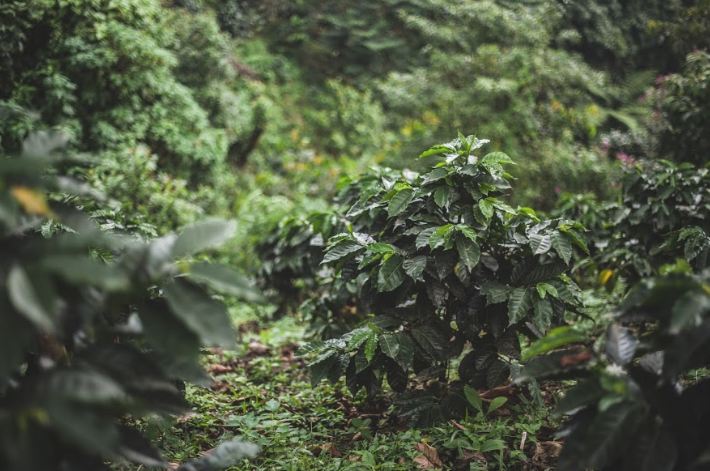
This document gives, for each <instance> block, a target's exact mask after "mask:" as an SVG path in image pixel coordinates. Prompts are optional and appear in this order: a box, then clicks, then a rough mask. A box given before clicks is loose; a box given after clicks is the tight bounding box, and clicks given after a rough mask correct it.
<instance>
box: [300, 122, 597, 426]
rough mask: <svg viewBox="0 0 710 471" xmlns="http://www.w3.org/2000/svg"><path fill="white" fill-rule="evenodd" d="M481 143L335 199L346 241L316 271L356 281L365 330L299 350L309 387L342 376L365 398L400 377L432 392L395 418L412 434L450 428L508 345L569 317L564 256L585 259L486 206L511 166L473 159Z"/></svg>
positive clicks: (453, 146) (350, 188)
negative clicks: (454, 362)
mask: <svg viewBox="0 0 710 471" xmlns="http://www.w3.org/2000/svg"><path fill="white" fill-rule="evenodd" d="M486 143H487V141H486V140H480V139H477V138H475V137H473V136H468V137H464V136H460V137H459V138H457V139H456V140H454V141H452V142H450V143H448V144H444V145H440V146H435V147H433V148H431V149H430V150H428V151H426V152H424V153H423V154H422V157H429V156H441V157H442V159H443V161H442V162H441V163H440V164H439V165H437V166H435V167H434V169H433V170H431V171H429V172H424V173H422V174H416V173H413V172H404V173H399V172H394V171H389V170H382V171H379V172H373V173H371V174H367V175H365V176H363V177H361V178H360V179H357V180H353V181H352V182H349V183H348V184H347V185H346V186H345V187H344V188H343V189H342V190H341V192H340V196H339V201H340V202H341V203H342V204H344V205H345V207H346V208H348V209H347V212H346V213H345V215H344V217H345V218H346V220H347V222H348V228H349V232H346V233H342V234H338V235H335V236H333V237H331V238H330V241H329V243H328V247H327V249H326V252H325V256H324V258H323V261H322V262H321V263H323V264H331V265H333V266H334V267H335V273H334V276H335V277H336V279H338V278H339V279H340V281H341V282H347V281H348V280H357V284H358V288H359V289H358V290H357V296H358V298H359V301H360V303H361V304H362V305H363V309H364V312H367V313H373V314H374V317H373V318H372V319H369V320H367V322H366V324H365V325H364V326H362V327H360V328H358V329H356V330H353V331H352V332H349V333H348V334H345V335H344V336H342V337H340V338H338V339H334V340H329V341H326V342H320V341H319V342H315V343H310V344H308V345H306V346H305V347H303V349H302V354H312V355H314V357H313V358H312V359H311V360H310V364H311V366H312V368H313V381H314V382H318V381H320V380H321V379H323V378H328V379H329V380H331V381H335V380H337V379H338V378H339V377H340V376H342V375H345V377H346V380H347V383H348V386H349V388H350V390H351V391H352V392H353V393H356V392H357V391H358V390H359V389H361V388H363V387H364V388H366V390H367V391H368V394H375V393H376V392H377V391H378V390H379V387H380V386H379V385H380V383H381V381H382V379H383V376H384V375H385V374H386V376H387V381H388V383H389V385H390V386H391V387H392V388H393V389H394V390H395V391H398V392H405V391H406V390H407V384H408V381H409V379H408V378H409V370H410V368H411V369H413V370H414V372H415V373H416V374H418V375H422V374H423V375H425V376H430V377H431V378H430V379H435V380H437V381H438V383H434V384H433V385H431V387H429V388H427V389H425V390H415V391H410V392H409V393H407V394H405V395H404V398H403V399H402V408H403V410H404V415H407V416H411V417H412V420H413V422H414V423H419V424H421V425H424V424H430V423H432V422H438V421H440V420H442V419H446V418H449V417H457V416H462V415H463V414H464V413H465V410H466V408H467V406H466V404H467V401H466V399H465V395H464V389H463V387H464V385H468V386H469V387H473V388H482V387H487V388H489V389H490V388H494V387H496V386H499V385H501V384H503V383H504V382H505V381H506V379H507V378H508V375H509V368H510V367H509V362H510V360H517V359H519V358H520V343H519V339H518V333H523V334H525V335H527V336H528V337H532V338H535V337H537V336H539V335H542V334H541V333H544V332H546V331H547V330H549V328H550V327H551V326H552V325H556V324H559V323H561V322H562V321H563V319H564V315H565V312H566V311H574V308H575V307H576V306H577V305H578V304H579V300H578V294H577V293H576V290H577V288H576V285H575V284H574V283H573V282H571V280H569V278H567V277H566V276H565V275H564V273H565V272H566V271H567V270H568V266H569V264H570V262H571V260H572V258H573V255H574V247H577V248H578V249H581V250H583V251H586V250H587V247H586V242H585V240H584V236H583V235H582V232H581V231H583V230H584V228H583V227H582V226H581V225H580V224H578V223H575V222H574V221H569V220H562V219H556V220H544V219H540V218H539V217H538V216H537V215H536V214H535V212H534V211H533V210H532V209H530V208H519V209H514V208H512V207H510V206H508V205H507V204H505V203H503V202H502V201H501V200H499V199H498V197H499V196H501V195H504V194H505V193H506V192H507V191H508V190H509V189H510V188H511V186H510V183H509V181H508V180H509V179H511V178H512V177H511V176H510V174H508V173H507V172H506V171H505V170H504V168H503V165H504V164H511V163H512V161H511V160H510V158H509V157H508V156H507V155H505V154H503V153H500V152H493V153H489V154H486V155H484V156H482V157H480V158H479V157H478V156H477V155H476V154H479V153H480V148H481V147H483V146H484V145H485V144H486ZM465 343H470V344H471V346H472V348H473V350H472V351H470V352H468V353H467V354H466V355H465V356H464V358H463V359H462V360H461V364H460V366H459V369H458V372H459V377H460V379H461V381H458V382H455V383H453V384H452V385H450V388H449V385H447V379H446V378H447V377H448V373H447V368H446V366H447V365H448V363H449V361H450V360H451V359H452V358H457V357H459V356H460V355H461V353H462V351H463V348H464V344H465ZM425 370H426V371H425ZM437 385H438V388H437V387H436V386H437Z"/></svg>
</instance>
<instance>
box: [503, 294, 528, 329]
mask: <svg viewBox="0 0 710 471" xmlns="http://www.w3.org/2000/svg"><path fill="white" fill-rule="evenodd" d="M531 307H532V300H531V295H530V288H515V289H514V290H513V292H512V293H510V298H509V299H508V319H509V323H508V325H513V324H516V323H518V322H520V321H521V320H522V319H524V318H525V316H526V315H527V314H528V312H529V311H530V308H531Z"/></svg>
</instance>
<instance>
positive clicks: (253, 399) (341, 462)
mask: <svg viewBox="0 0 710 471" xmlns="http://www.w3.org/2000/svg"><path fill="white" fill-rule="evenodd" d="M262 316H263V314H262ZM234 318H235V324H237V325H239V326H240V330H241V331H242V335H241V340H240V349H239V350H238V351H223V350H209V351H205V355H204V357H205V366H206V367H207V370H208V371H209V372H210V374H211V375H212V377H213V378H214V382H213V384H212V385H211V386H210V387H209V388H201V387H197V386H192V385H188V386H187V389H186V397H187V399H188V400H189V401H190V403H191V404H192V405H193V410H192V412H191V413H189V414H186V415H184V416H182V417H178V418H176V419H174V420H173V421H172V422H165V421H156V420H145V421H142V422H141V424H140V425H141V428H142V429H143V431H144V433H146V434H147V435H148V437H149V438H151V439H153V440H154V441H155V442H156V443H157V444H158V447H159V448H160V450H161V452H162V453H163V454H164V455H165V457H166V458H167V459H168V460H169V461H170V462H173V463H181V462H183V461H185V460H187V459H189V458H194V457H197V456H199V455H200V454H201V453H203V452H204V451H205V450H208V449H210V448H212V447H214V446H216V445H218V444H219V443H221V442H223V441H225V440H229V439H232V438H235V437H238V438H239V439H240V440H244V441H248V442H251V443H255V444H257V445H259V447H260V449H261V451H260V453H259V455H258V457H257V458H256V459H255V460H253V461H249V462H247V461H245V462H244V463H243V464H242V465H240V466H236V467H233V468H230V469H231V470H264V471H266V470H284V471H295V470H311V469H312V470H327V471H346V470H347V471H355V470H402V471H404V470H413V469H447V470H448V469H451V470H466V471H468V470H487V469H500V470H504V469H506V470H533V469H535V470H537V469H539V470H544V469H551V468H550V466H551V463H552V462H553V461H554V458H555V456H556V454H557V452H558V451H559V444H558V443H557V442H553V441H552V439H551V435H552V433H553V430H554V428H555V427H556V425H555V424H553V423H551V422H550V418H549V414H548V412H547V410H546V409H544V408H542V409H540V408H537V407H533V406H532V404H530V402H529V401H528V400H527V399H525V398H524V397H522V396H521V397H518V398H511V400H510V401H508V402H506V403H504V404H502V406H501V407H499V408H498V409H497V410H495V411H493V412H492V413H488V414H484V413H478V414H477V415H476V416H471V417H467V418H466V419H465V420H461V421H460V422H449V423H443V424H440V425H439V426H437V427H433V428H430V429H426V430H416V429H410V428H409V427H407V425H406V422H405V421H404V420H403V419H400V418H398V417H397V415H396V412H395V411H394V410H393V409H391V408H388V406H387V404H391V398H387V397H382V398H379V400H376V401H375V402H367V400H366V398H365V397H364V395H363V396H360V395H358V396H356V397H352V395H351V394H350V393H349V392H348V391H347V389H346V388H345V386H344V384H342V383H338V384H336V385H331V384H329V383H327V382H325V381H323V382H321V383H320V384H317V385H315V386H311V384H310V381H309V378H308V371H307V367H306V366H305V365H304V363H303V362H302V361H301V360H300V359H297V358H295V357H294V352H295V351H296V350H297V348H298V345H299V343H301V342H302V341H303V338H304V331H305V330H304V326H303V325H301V324H300V323H299V322H298V321H296V320H295V319H293V318H290V317H287V318H284V319H281V320H279V321H275V322H268V323H264V322H261V321H259V320H258V316H257V313H256V312H255V311H242V312H240V313H238V314H235V315H234ZM385 394H387V393H385ZM490 407H491V406H490V405H488V406H486V407H484V409H486V410H488V408H490ZM523 437H525V438H524V439H523ZM521 441H522V442H523V447H522V451H521ZM136 471H138V470H136Z"/></svg>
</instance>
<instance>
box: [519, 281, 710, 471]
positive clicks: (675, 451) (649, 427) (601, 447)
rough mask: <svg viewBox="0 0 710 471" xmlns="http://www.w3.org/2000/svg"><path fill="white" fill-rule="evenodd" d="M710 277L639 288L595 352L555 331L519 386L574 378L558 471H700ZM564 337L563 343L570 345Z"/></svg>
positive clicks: (560, 407)
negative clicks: (696, 373)
mask: <svg viewBox="0 0 710 471" xmlns="http://www.w3.org/2000/svg"><path fill="white" fill-rule="evenodd" d="M709 281H710V273H709V272H707V271H704V272H702V273H700V274H698V275H689V274H679V273H670V274H667V275H665V276H657V277H654V278H647V279H644V280H643V281H641V282H640V283H639V284H637V285H636V286H635V287H634V288H633V289H632V290H631V291H630V292H629V294H628V296H627V297H626V298H625V299H624V301H623V302H622V303H621V305H620V306H619V308H618V310H617V311H616V312H615V313H614V320H615V322H614V323H613V324H611V325H610V326H609V327H608V329H607V330H606V332H605V333H604V334H603V335H602V336H601V337H600V338H599V339H598V340H597V341H596V342H595V343H594V345H595V347H594V348H593V349H592V348H587V347H579V346H578V345H579V344H578V343H577V344H576V345H575V343H573V342H579V338H578V336H574V335H571V336H570V335H569V333H570V332H552V333H551V334H550V335H549V336H548V337H546V338H543V339H541V340H539V341H538V342H537V345H536V348H535V351H534V352H532V354H531V355H530V356H531V357H532V359H531V360H530V361H529V362H528V363H527V364H526V365H525V366H524V367H523V369H522V371H521V373H520V375H519V377H518V381H524V380H526V379H529V378H536V379H544V378H557V379H559V378H568V379H569V378H575V379H578V382H577V384H576V385H575V386H574V387H572V388H571V389H569V390H568V391H567V393H566V394H565V396H564V397H563V398H562V399H561V400H560V401H559V402H558V404H557V408H556V412H557V414H560V415H570V416H571V417H570V419H569V421H568V422H567V424H566V425H565V426H564V427H563V429H562V430H561V432H560V433H561V434H562V435H563V436H565V437H566V438H565V446H564V449H563V451H562V455H561V456H560V459H559V462H558V469H560V470H568V469H569V470H571V469H580V468H594V469H643V470H676V469H677V470H680V469H703V468H704V467H705V466H706V450H707V444H708V440H709V439H710V436H709V435H708V420H710V414H709V413H708V410H707V400H706V397H707V390H708V387H709V385H710V382H709V381H708V379H707V378H704V379H702V380H700V381H695V380H694V379H691V378H690V377H688V376H686V374H687V373H688V372H689V371H692V370H695V369H697V368H700V367H705V366H706V365H707V364H708V360H710V358H709V357H708V352H710V328H709V327H708V326H709V325H710V294H709V293H710V289H709V287H708V282H709ZM565 336H566V337H565Z"/></svg>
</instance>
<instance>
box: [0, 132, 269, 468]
mask: <svg viewBox="0 0 710 471" xmlns="http://www.w3.org/2000/svg"><path fill="white" fill-rule="evenodd" d="M61 142H62V139H61V136H59V135H52V134H47V133H42V134H34V135H32V136H31V137H30V138H29V139H28V140H27V141H25V143H24V145H23V154H22V156H19V157H9V156H3V157H2V159H1V160H0V185H1V188H2V192H1V193H0V209H1V210H0V215H1V218H0V234H1V235H0V238H1V239H2V243H1V244H0V246H1V247H2V262H1V263H0V274H1V276H2V286H3V289H2V290H1V291H0V304H1V305H2V308H1V310H2V316H0V326H1V327H0V437H1V439H0V443H1V444H0V466H1V467H2V468H3V469H12V470H38V471H39V470H46V469H72V470H95V469H106V467H105V465H104V462H105V461H106V460H112V461H116V460H129V461H131V462H134V463H137V464H142V465H145V466H151V467H154V466H161V467H162V466H165V465H166V462H165V461H164V460H163V458H162V457H161V456H160V454H159V453H158V452H157V450H156V449H155V448H154V447H153V446H152V445H151V443H150V442H149V441H147V440H146V439H144V438H143V437H142V436H141V435H140V433H139V432H138V431H137V430H136V429H135V428H134V427H132V426H131V423H130V422H129V421H128V420H127V419H128V418H129V417H133V418H135V417H140V416H143V415H146V414H153V413H158V414H174V413H178V412H183V411H185V410H186V409H188V404H187V403H186V402H185V400H184V398H183V397H182V394H181V393H180V391H179V389H178V388H177V383H176V381H177V380H178V379H180V380H182V379H186V380H192V381H198V382H204V381H205V379H206V378H207V377H206V375H205V373H204V372H203V370H202V368H201V366H200V364H199V361H198V360H199V348H200V345H213V346H223V347H231V346H233V345H234V344H235V337H236V334H235V332H234V331H233V329H232V327H231V324H230V321H229V318H228V316H227V311H226V307H225V306H224V305H223V304H222V303H221V302H219V301H216V300H215V299H213V297H212V296H211V292H221V293H226V294H229V295H237V296H240V297H243V298H246V299H249V300H251V301H255V300H257V299H258V296H257V295H256V294H255V293H253V291H252V290H251V288H249V286H248V284H247V283H246V282H245V280H244V279H243V278H242V277H240V276H239V275H238V274H237V273H235V272H234V271H233V270H232V269H231V268H229V267H227V266H224V265H217V264H209V263H205V262H194V263H191V262H190V259H189V257H190V256H191V255H192V254H194V253H196V252H199V251H202V250H205V249H208V248H212V247H214V246H216V245H218V244H220V243H221V242H223V241H224V240H225V239H226V238H228V237H229V236H230V234H231V232H232V231H233V223H228V222H221V221H213V222H208V223H204V224H202V225H198V226H193V227H189V228H187V229H185V230H184V231H183V232H182V233H181V234H179V235H178V236H175V235H168V236H164V237H161V238H159V239H155V240H153V241H151V242H150V243H142V242H138V241H136V240H135V239H133V238H124V237H120V236H113V235H111V234H108V233H105V232H103V231H101V230H100V229H99V228H98V226H97V225H96V224H95V223H94V222H93V221H91V220H89V219H88V218H86V217H85V216H84V215H83V214H82V213H80V212H77V211H76V210H75V209H74V208H73V207H72V206H71V205H67V204H64V203H62V202H61V201H55V200H54V199H48V197H47V194H46V193H45V191H46V190H47V189H49V190H52V191H54V192H61V193H63V192H72V193H77V192H80V191H81V190H82V186H81V185H80V184H79V183H78V182H76V181H74V180H71V179H68V178H66V177H62V176H57V175H56V174H54V173H52V172H51V168H50V165H61V164H62V161H61V159H60V158H59V157H58V156H56V155H52V156H50V155H49V154H48V153H47V152H48V151H50V150H53V149H54V148H56V147H57V145H58V144H60V143H61ZM55 195H58V194H57V193H55ZM176 259H181V260H182V261H181V262H180V263H175V260H176ZM38 446H40V447H41V450H42V451H41V453H38V452H37V447H38ZM254 453H255V447H254V446H253V445H247V444H243V443H240V442H232V443H229V444H225V445H224V446H223V447H221V448H220V449H219V450H216V451H215V452H214V454H212V455H210V457H207V458H204V459H201V460H199V461H196V462H194V463H186V464H185V465H184V467H183V468H181V469H186V470H195V469H203V470H209V469H218V468H221V467H226V466H229V465H231V464H232V463H234V462H236V461H239V460H241V459H242V458H243V457H245V456H253V455H254Z"/></svg>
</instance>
